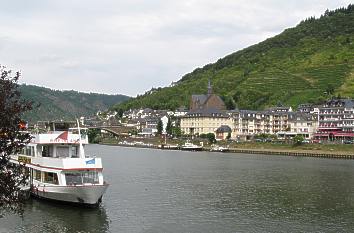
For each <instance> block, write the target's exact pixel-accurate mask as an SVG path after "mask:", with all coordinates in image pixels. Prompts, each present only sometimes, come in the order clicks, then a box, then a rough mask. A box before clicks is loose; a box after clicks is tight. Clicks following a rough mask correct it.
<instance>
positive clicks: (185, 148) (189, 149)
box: [181, 147, 203, 151]
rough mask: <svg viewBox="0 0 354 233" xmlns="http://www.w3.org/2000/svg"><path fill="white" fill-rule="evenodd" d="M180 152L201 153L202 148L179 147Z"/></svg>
mask: <svg viewBox="0 0 354 233" xmlns="http://www.w3.org/2000/svg"><path fill="white" fill-rule="evenodd" d="M181 150H185V151H202V150H203V147H181Z"/></svg>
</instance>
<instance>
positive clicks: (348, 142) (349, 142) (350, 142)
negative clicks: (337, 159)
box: [343, 140, 354, 144]
mask: <svg viewBox="0 0 354 233" xmlns="http://www.w3.org/2000/svg"><path fill="white" fill-rule="evenodd" d="M343 143H344V144H354V142H353V141H351V140H344V141H343Z"/></svg>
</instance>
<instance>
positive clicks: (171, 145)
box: [101, 140, 354, 159]
mask: <svg viewBox="0 0 354 233" xmlns="http://www.w3.org/2000/svg"><path fill="white" fill-rule="evenodd" d="M194 143H195V144H199V143H200V142H199V141H198V142H197V141H196V142H194ZM203 143H204V145H205V144H206V146H204V147H203V151H210V149H211V146H210V145H208V144H207V143H206V142H203ZM101 144H103V145H113V146H123V147H138V148H152V149H165V150H178V149H180V148H179V147H178V145H181V141H180V140H169V141H167V143H166V144H164V143H161V142H159V141H151V140H150V141H144V140H143V141H135V142H129V143H122V142H120V143H118V142H117V141H109V142H108V141H106V142H103V143H101ZM219 145H221V146H223V147H227V148H228V150H227V151H224V152H223V153H245V154H267V155H283V156H298V157H318V158H337V159H354V145H343V144H303V145H299V146H294V145H292V144H275V143H259V142H245V143H236V142H231V143H219Z"/></svg>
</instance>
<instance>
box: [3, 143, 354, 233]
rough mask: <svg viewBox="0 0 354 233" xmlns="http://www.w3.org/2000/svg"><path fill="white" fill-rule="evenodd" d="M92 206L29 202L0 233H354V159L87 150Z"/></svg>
mask: <svg viewBox="0 0 354 233" xmlns="http://www.w3.org/2000/svg"><path fill="white" fill-rule="evenodd" d="M86 152H87V153H88V154H94V155H97V156H100V157H102V159H103V165H104V175H105V179H106V180H107V182H108V183H110V187H109V189H108V190H107V193H106V194H105V196H104V198H103V203H102V205H101V206H100V207H99V208H97V209H86V208H79V207H71V206H65V205H59V204H54V203H51V202H43V201H38V200H31V201H29V203H28V204H27V205H26V208H25V212H24V216H23V217H22V218H21V217H19V216H15V215H11V214H9V215H6V216H5V217H3V218H0V233H2V232H26V233H32V232H36V233H37V232H129V233H130V232H151V233H153V232H154V233H155V232H161V233H162V232H163V233H165V232H203V233H205V232H354V161H353V160H336V159H320V158H305V157H286V156H268V155H248V154H231V153H225V154H223V153H207V152H181V151H163V150H153V149H138V148H124V147H115V146H99V145H89V146H87V147H86Z"/></svg>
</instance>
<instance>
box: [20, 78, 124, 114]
mask: <svg viewBox="0 0 354 233" xmlns="http://www.w3.org/2000/svg"><path fill="white" fill-rule="evenodd" d="M20 90H21V93H22V95H23V98H25V99H28V100H33V101H34V102H35V105H36V104H40V106H39V107H38V108H34V110H32V111H31V112H29V113H27V114H26V115H25V118H26V119H27V120H29V121H37V120H58V119H64V120H68V119H75V118H77V117H80V116H91V115H93V114H95V113H96V112H97V111H99V110H101V111H104V110H106V109H108V108H109V107H110V106H112V105H113V104H115V103H117V102H122V101H125V100H127V99H129V97H127V96H124V95H104V94H96V93H90V94H88V93H81V92H77V91H57V90H51V89H49V88H43V87H38V86H32V85H21V86H20Z"/></svg>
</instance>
